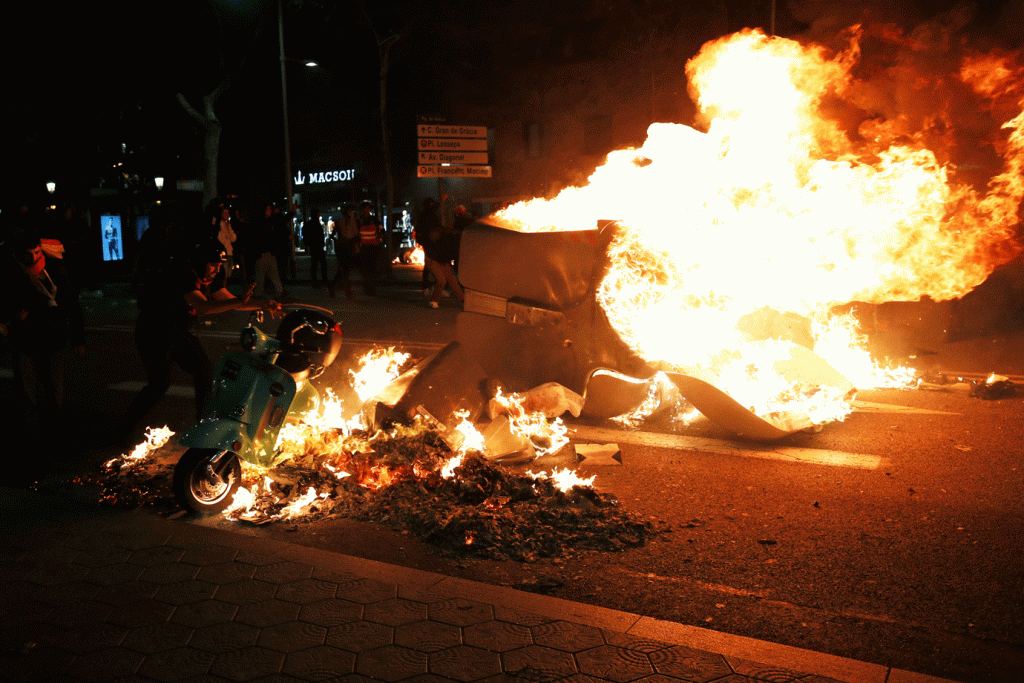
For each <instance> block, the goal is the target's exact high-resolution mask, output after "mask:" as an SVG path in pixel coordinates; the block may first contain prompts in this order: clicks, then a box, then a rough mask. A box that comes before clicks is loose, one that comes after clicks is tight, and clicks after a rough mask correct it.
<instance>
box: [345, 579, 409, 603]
mask: <svg viewBox="0 0 1024 683" xmlns="http://www.w3.org/2000/svg"><path fill="white" fill-rule="evenodd" d="M397 595H398V586H396V585H394V584H391V583H382V582H380V581H374V580H373V579H359V580H356V581H348V582H346V583H340V584H338V590H337V591H336V592H335V593H334V596H335V597H338V598H344V599H345V600H351V601H352V602H360V603H362V604H364V605H367V604H369V603H371V602H379V601H380V600H387V599H388V598H394V597H396V596H397Z"/></svg>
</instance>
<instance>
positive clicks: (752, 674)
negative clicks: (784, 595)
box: [728, 657, 815, 683]
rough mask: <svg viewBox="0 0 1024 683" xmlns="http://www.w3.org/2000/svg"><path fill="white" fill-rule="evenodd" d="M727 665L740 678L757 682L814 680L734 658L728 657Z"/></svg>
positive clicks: (779, 668) (774, 682) (799, 674)
mask: <svg viewBox="0 0 1024 683" xmlns="http://www.w3.org/2000/svg"><path fill="white" fill-rule="evenodd" d="M728 663H729V665H730V666H731V667H732V670H733V671H735V672H736V673H737V674H739V675H740V676H747V677H749V678H753V679H755V680H758V681H772V682H773V683H789V682H791V681H810V682H811V683H813V681H814V680H815V679H814V678H813V677H807V675H806V674H803V673H799V672H797V671H792V670H790V669H783V668H781V667H777V666H768V665H767V664H759V663H757V662H750V661H747V660H745V659H739V658H735V657H730V658H729V660H728Z"/></svg>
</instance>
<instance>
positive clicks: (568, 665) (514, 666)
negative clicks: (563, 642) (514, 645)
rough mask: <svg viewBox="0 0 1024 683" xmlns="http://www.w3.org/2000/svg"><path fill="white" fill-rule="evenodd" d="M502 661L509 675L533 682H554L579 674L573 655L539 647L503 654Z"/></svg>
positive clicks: (527, 647)
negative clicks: (557, 679)
mask: <svg viewBox="0 0 1024 683" xmlns="http://www.w3.org/2000/svg"><path fill="white" fill-rule="evenodd" d="M501 661H502V663H503V664H504V665H505V671H506V672H507V673H510V674H513V675H514V676H517V677H520V678H528V679H529V680H531V681H553V680H555V679H556V678H562V677H564V676H571V675H573V674H575V673H577V669H576V662H575V661H574V660H573V657H572V655H571V654H569V653H568V652H564V651H562V650H553V649H551V648H550V647H541V646H539V645H527V646H526V647H521V648H518V649H516V650H509V651H508V652H503V653H502V655H501Z"/></svg>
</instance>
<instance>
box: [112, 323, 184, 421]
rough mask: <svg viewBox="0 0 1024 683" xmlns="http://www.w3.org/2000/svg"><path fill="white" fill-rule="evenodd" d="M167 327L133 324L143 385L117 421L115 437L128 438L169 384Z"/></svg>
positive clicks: (169, 361)
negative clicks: (143, 377) (144, 378)
mask: <svg viewBox="0 0 1024 683" xmlns="http://www.w3.org/2000/svg"><path fill="white" fill-rule="evenodd" d="M166 334H169V333H168V332H167V331H166V330H156V329H147V328H146V327H145V326H143V327H141V328H140V327H136V331H135V348H136V349H137V350H138V353H139V359H140V360H141V361H142V367H143V369H144V370H145V371H146V386H144V387H142V389H140V390H139V393H137V394H135V397H134V398H133V399H132V401H131V403H129V404H128V409H127V410H125V412H124V415H122V416H121V420H120V422H119V423H118V428H117V438H118V439H120V440H127V439H128V438H129V437H131V436H132V433H133V432H134V431H135V429H136V428H138V426H139V423H141V422H142V421H143V420H144V419H145V417H146V415H147V414H148V413H149V411H150V410H151V409H152V408H153V406H155V405H156V403H157V401H159V400H160V399H161V398H162V397H163V395H164V394H166V393H167V390H168V389H169V388H170V386H171V360H170V341H171V340H170V339H169V338H166V337H165V336H164V335H166Z"/></svg>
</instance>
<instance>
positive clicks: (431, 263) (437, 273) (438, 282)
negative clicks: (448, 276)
mask: <svg viewBox="0 0 1024 683" xmlns="http://www.w3.org/2000/svg"><path fill="white" fill-rule="evenodd" d="M424 264H425V266H426V268H427V270H429V271H430V273H431V274H432V275H433V276H434V290H433V292H431V294H430V305H431V306H432V307H433V308H437V307H438V305H439V304H438V302H439V301H441V297H442V296H443V295H444V285H445V275H444V268H442V265H441V264H440V263H438V262H437V261H435V260H434V259H432V258H426V259H424Z"/></svg>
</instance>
